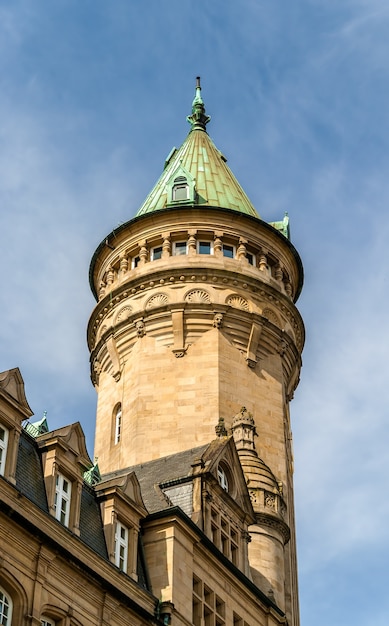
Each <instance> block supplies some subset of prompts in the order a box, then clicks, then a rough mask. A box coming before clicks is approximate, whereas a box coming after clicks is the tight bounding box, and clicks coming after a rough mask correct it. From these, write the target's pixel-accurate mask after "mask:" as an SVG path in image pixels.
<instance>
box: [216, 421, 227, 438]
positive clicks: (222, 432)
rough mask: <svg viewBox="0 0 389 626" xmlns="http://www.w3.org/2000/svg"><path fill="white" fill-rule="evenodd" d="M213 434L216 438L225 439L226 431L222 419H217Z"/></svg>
mask: <svg viewBox="0 0 389 626" xmlns="http://www.w3.org/2000/svg"><path fill="white" fill-rule="evenodd" d="M215 432H216V435H217V436H218V437H227V434H228V433H227V429H226V425H225V423H224V417H219V421H218V423H217V425H216V426H215Z"/></svg>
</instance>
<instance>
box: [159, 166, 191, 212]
mask: <svg viewBox="0 0 389 626" xmlns="http://www.w3.org/2000/svg"><path fill="white" fill-rule="evenodd" d="M195 182H196V181H195V179H194V178H193V176H192V174H191V173H190V172H189V171H188V170H187V169H186V168H185V167H184V166H183V165H181V164H180V165H179V167H178V168H177V169H176V170H175V171H174V172H173V174H172V175H171V176H170V178H169V180H168V181H167V184H166V191H167V206H176V205H181V204H194V203H195V202H196V189H195Z"/></svg>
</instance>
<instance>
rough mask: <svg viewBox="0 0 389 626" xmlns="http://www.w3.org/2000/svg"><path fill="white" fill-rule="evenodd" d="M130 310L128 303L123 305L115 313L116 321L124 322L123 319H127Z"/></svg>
mask: <svg viewBox="0 0 389 626" xmlns="http://www.w3.org/2000/svg"><path fill="white" fill-rule="evenodd" d="M131 312H132V307H130V306H129V305H127V306H124V307H123V308H122V309H120V311H119V313H118V314H117V317H116V323H117V324H118V323H119V322H124V320H127V319H128V318H129V317H130V315H131Z"/></svg>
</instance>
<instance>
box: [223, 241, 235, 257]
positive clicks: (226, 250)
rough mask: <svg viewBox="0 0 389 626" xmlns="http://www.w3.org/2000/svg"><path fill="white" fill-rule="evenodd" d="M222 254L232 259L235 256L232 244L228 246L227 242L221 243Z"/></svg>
mask: <svg viewBox="0 0 389 626" xmlns="http://www.w3.org/2000/svg"><path fill="white" fill-rule="evenodd" d="M223 256H226V257H228V258H229V259H233V258H234V257H235V248H234V246H229V245H227V244H223Z"/></svg>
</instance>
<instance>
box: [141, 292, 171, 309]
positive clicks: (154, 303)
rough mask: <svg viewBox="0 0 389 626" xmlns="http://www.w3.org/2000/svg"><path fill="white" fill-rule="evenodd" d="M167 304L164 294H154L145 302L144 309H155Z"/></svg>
mask: <svg viewBox="0 0 389 626" xmlns="http://www.w3.org/2000/svg"><path fill="white" fill-rule="evenodd" d="M168 302H169V298H168V297H167V295H166V293H156V294H154V295H153V296H151V298H149V299H148V300H147V302H146V306H145V309H155V308H156V307H158V306H164V305H165V304H167V303H168Z"/></svg>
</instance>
